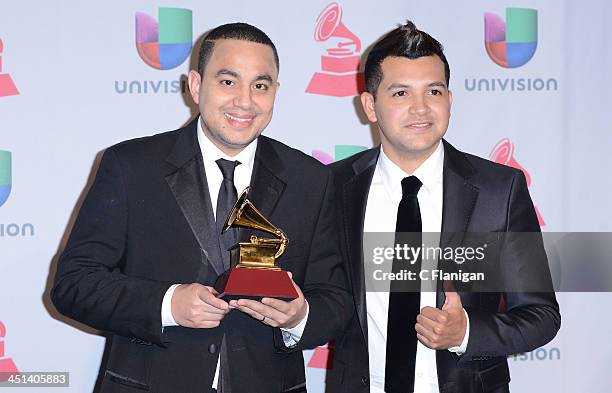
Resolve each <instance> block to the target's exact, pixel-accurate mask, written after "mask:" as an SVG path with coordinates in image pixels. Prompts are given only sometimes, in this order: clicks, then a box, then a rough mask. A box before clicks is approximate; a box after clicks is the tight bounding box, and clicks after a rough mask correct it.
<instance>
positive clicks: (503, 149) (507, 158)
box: [489, 138, 546, 227]
mask: <svg viewBox="0 0 612 393" xmlns="http://www.w3.org/2000/svg"><path fill="white" fill-rule="evenodd" d="M489 158H490V159H491V161H494V162H496V163H498V164H503V165H507V166H509V167H512V168H516V169H518V170H520V171H521V172H523V174H524V175H525V180H527V187H531V176H529V173H528V172H527V170H526V169H525V168H523V167H522V166H521V165H520V164H519V163H518V162H516V160H515V159H514V144H513V143H512V142H510V139H508V138H504V139H502V140H500V141H499V142H497V144H496V145H495V147H494V148H493V150H491V154H489ZM534 207H535V206H534ZM535 211H536V215H537V217H538V222H539V223H540V226H541V227H543V226H544V225H546V223H545V222H544V219H543V218H542V215H541V214H540V211H539V210H538V208H537V207H535Z"/></svg>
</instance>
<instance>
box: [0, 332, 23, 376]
mask: <svg viewBox="0 0 612 393" xmlns="http://www.w3.org/2000/svg"><path fill="white" fill-rule="evenodd" d="M4 337H6V327H5V326H4V324H3V323H2V321H0V382H5V381H8V379H9V377H10V376H11V374H19V370H17V366H15V363H14V362H13V360H12V359H11V358H7V357H4Z"/></svg>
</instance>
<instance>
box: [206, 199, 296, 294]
mask: <svg viewBox="0 0 612 393" xmlns="http://www.w3.org/2000/svg"><path fill="white" fill-rule="evenodd" d="M248 191H249V189H248V188H247V189H246V190H244V191H243V192H242V194H240V197H239V198H238V201H237V202H236V204H235V205H234V207H233V208H232V210H231V212H230V215H229V217H228V218H227V221H226V222H225V225H224V227H223V232H225V231H227V230H228V229H230V228H233V227H243V228H251V229H257V230H260V231H263V232H267V233H271V234H273V235H275V236H276V238H261V237H257V236H255V235H251V237H250V239H249V240H250V241H248V242H239V243H236V244H235V245H233V246H232V247H231V248H230V249H229V252H230V269H229V270H227V271H226V272H225V273H223V274H222V275H221V276H219V278H218V279H217V282H216V283H215V290H217V292H219V294H220V295H219V297H220V298H223V299H226V300H231V299H257V300H259V299H261V298H263V297H273V298H277V299H282V300H293V299H295V298H297V297H298V294H297V291H296V290H295V288H294V287H293V283H292V282H291V278H290V277H289V274H287V272H286V271H284V270H282V269H281V268H280V267H278V266H277V265H276V260H277V259H278V258H279V257H280V256H281V255H282V254H283V253H284V252H285V249H286V248H287V244H288V243H289V239H287V236H286V235H285V233H284V232H283V231H282V230H280V229H279V228H277V227H275V226H274V225H273V224H272V223H271V222H270V221H268V219H267V218H265V217H264V216H263V215H262V214H261V213H260V212H259V210H257V208H255V206H254V205H253V203H252V202H251V201H250V200H249V199H248V197H247V195H248Z"/></svg>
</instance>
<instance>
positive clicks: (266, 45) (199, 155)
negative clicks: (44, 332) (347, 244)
mask: <svg viewBox="0 0 612 393" xmlns="http://www.w3.org/2000/svg"><path fill="white" fill-rule="evenodd" d="M277 77H278V55H277V53H276V48H275V47H274V44H273V43H272V41H271V40H270V39H269V38H268V36H267V35H266V34H265V33H263V32H262V31H261V30H259V29H257V28H255V27H253V26H250V25H247V24H243V23H233V24H228V25H223V26H219V27H217V28H215V29H213V30H212V31H211V32H210V33H209V34H208V35H207V37H206V38H205V40H204V42H203V45H202V48H201V50H200V54H199V67H198V71H191V72H190V73H189V88H190V91H191V94H192V97H193V99H194V101H195V102H196V103H197V104H198V106H199V109H200V115H199V116H198V117H197V118H196V119H194V120H193V121H192V122H190V123H189V124H188V125H187V126H186V127H184V128H181V129H179V130H176V131H171V132H167V133H163V134H158V135H154V136H151V137H146V138H141V139H136V140H131V141H127V142H123V143H120V144H118V145H115V146H113V147H110V148H109V149H107V150H106V152H105V154H104V156H103V158H102V161H101V164H100V168H99V170H98V173H97V176H96V179H95V182H94V183H93V185H92V187H91V189H90V191H89V193H88V195H87V198H86V199H85V201H84V203H83V206H82V208H81V210H80V212H79V216H78V219H77V221H76V224H75V226H74V228H73V230H72V233H71V236H70V239H69V241H68V243H67V246H66V248H65V250H64V252H63V253H62V255H61V257H60V259H59V263H58V267H57V274H56V277H55V285H54V287H53V290H52V299H53V303H54V304H55V305H56V307H57V309H58V310H59V311H60V312H61V313H63V314H64V315H66V316H68V317H70V318H73V319H76V320H78V321H81V322H83V323H85V324H87V325H89V326H92V327H94V328H96V329H100V330H103V331H108V332H111V333H112V345H111V349H110V355H109V358H108V363H107V365H106V366H105V373H104V376H103V380H102V383H101V391H102V392H140V391H149V392H156V393H189V392H208V391H211V390H212V391H216V390H217V389H218V390H219V391H222V392H224V393H227V392H231V393H237V392H248V393H253V392H258V393H270V392H303V391H306V387H305V376H304V363H303V358H302V354H301V350H302V349H304V348H313V347H315V346H317V345H321V344H323V343H325V342H326V341H327V340H329V339H330V338H332V337H333V336H335V335H337V334H338V333H339V332H341V331H342V329H343V328H344V327H345V325H346V324H347V323H348V321H349V320H350V317H351V315H350V312H351V307H349V305H350V294H349V293H348V291H346V278H345V272H344V270H343V265H342V262H341V259H340V250H339V248H338V241H337V234H336V231H335V218H334V217H335V212H334V209H333V188H332V187H333V182H332V177H331V171H330V170H329V168H326V167H325V166H323V165H321V164H319V163H318V162H316V161H315V160H314V159H312V158H310V157H308V156H307V155H305V154H303V153H301V152H299V151H297V150H294V149H291V148H289V147H287V146H285V145H283V144H281V143H280V142H277V141H275V140H272V139H270V138H266V137H264V136H260V134H261V132H262V131H263V130H264V128H265V127H266V126H267V125H268V123H269V122H270V119H271V117H272V110H273V106H274V99H275V95H276V90H277V88H278V82H277ZM247 186H250V187H251V188H250V192H249V198H250V199H251V200H252V201H253V203H254V205H255V206H256V207H257V208H258V209H259V210H260V211H261V212H262V213H263V215H264V216H266V217H267V218H269V220H270V221H271V222H272V223H274V224H275V225H276V226H278V227H279V228H282V229H283V230H284V232H285V233H286V234H287V236H288V238H289V240H290V244H289V246H288V248H287V251H286V252H285V254H284V255H283V256H282V257H281V258H280V260H279V266H280V267H281V268H283V269H285V270H287V271H289V272H291V274H292V279H293V281H294V285H295V287H296V290H297V292H298V294H299V297H298V298H297V299H295V300H293V301H289V302H285V301H282V300H278V299H272V298H263V299H262V300H261V301H256V300H248V299H240V300H231V301H230V302H226V301H225V300H223V299H222V298H218V297H217V295H218V293H217V292H216V291H215V290H214V288H213V284H214V283H215V281H216V279H217V277H218V276H219V275H220V274H221V273H222V272H223V271H225V270H226V269H228V267H229V255H228V252H227V251H226V250H227V248H228V247H229V246H231V245H232V244H233V243H235V241H236V238H237V237H241V238H245V237H247V238H248V235H249V234H250V233H247V232H249V231H246V230H245V231H244V232H245V233H235V232H234V233H232V231H228V232H227V233H225V234H223V235H221V228H222V226H223V224H224V222H225V220H226V218H227V216H228V214H229V210H230V208H231V206H232V205H233V203H234V202H235V200H236V196H237V193H238V192H239V191H241V190H243V189H244V188H246V187H247ZM215 206H216V209H215V208H214V207H215ZM268 236H269V234H268Z"/></svg>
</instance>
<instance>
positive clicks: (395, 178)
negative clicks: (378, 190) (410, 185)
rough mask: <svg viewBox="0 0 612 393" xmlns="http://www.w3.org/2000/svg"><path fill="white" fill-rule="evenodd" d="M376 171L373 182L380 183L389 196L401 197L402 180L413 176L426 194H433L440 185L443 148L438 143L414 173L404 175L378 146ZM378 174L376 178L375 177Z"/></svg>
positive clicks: (440, 143) (381, 147)
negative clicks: (419, 182)
mask: <svg viewBox="0 0 612 393" xmlns="http://www.w3.org/2000/svg"><path fill="white" fill-rule="evenodd" d="M376 166H377V168H376V171H375V175H374V178H373V179H372V181H373V182H380V183H382V184H383V185H384V186H385V188H386V189H387V192H388V193H389V195H393V196H396V197H397V196H399V198H401V195H402V179H403V178H405V177H407V176H411V175H414V176H416V177H417V178H418V179H419V180H420V181H421V183H423V187H425V189H426V190H427V191H428V192H433V190H434V189H436V188H437V187H438V186H439V185H440V184H442V171H443V168H444V146H443V145H442V142H441V141H440V142H438V146H437V147H436V150H434V152H433V153H432V154H431V155H430V156H429V157H427V159H426V160H425V161H424V162H423V163H422V164H421V165H420V166H419V167H418V168H417V169H415V171H414V173H406V172H404V171H403V170H402V169H401V168H400V167H399V166H397V165H396V164H395V163H394V162H393V161H391V159H390V158H389V157H388V156H387V155H386V154H385V150H384V149H383V146H382V145H381V146H380V155H379V159H378V162H377V163H376ZM376 172H378V176H377V175H376Z"/></svg>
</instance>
